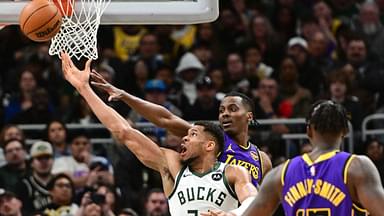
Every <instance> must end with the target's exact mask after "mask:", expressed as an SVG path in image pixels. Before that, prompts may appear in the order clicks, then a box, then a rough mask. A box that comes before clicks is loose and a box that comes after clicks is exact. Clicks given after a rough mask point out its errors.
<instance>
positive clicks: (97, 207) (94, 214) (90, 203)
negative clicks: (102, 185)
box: [75, 192, 111, 216]
mask: <svg viewBox="0 0 384 216" xmlns="http://www.w3.org/2000/svg"><path fill="white" fill-rule="evenodd" d="M104 202H105V199H103V198H102V197H100V196H92V193H91V192H86V193H84V195H83V196H82V198H81V204H80V208H79V210H78V211H77V213H76V215H75V216H111V215H104V212H103V209H102V205H103V204H104Z"/></svg>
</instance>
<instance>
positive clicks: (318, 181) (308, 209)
mask: <svg viewBox="0 0 384 216" xmlns="http://www.w3.org/2000/svg"><path fill="white" fill-rule="evenodd" d="M353 157H354V156H353V155H351V154H349V153H346V152H338V151H332V152H329V153H326V154H323V155H321V156H320V157H319V158H318V159H317V160H316V161H315V162H312V161H311V159H310V158H309V156H308V154H304V155H303V156H299V157H295V158H293V159H292V160H291V161H287V162H286V164H285V165H284V168H283V171H282V178H281V179H282V184H283V194H282V204H283V207H284V212H285V215H287V216H331V215H368V213H367V212H366V211H365V210H363V209H359V208H355V207H356V205H354V204H353V202H352V199H351V195H350V194H349V190H348V186H347V175H346V174H347V170H348V167H349V165H350V162H351V161H352V159H353Z"/></svg>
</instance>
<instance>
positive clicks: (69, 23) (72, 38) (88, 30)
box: [49, 0, 111, 60]
mask: <svg viewBox="0 0 384 216" xmlns="http://www.w3.org/2000/svg"><path fill="white" fill-rule="evenodd" d="M54 1H55V2H56V1H57V2H56V5H57V6H59V9H60V8H61V11H62V12H63V13H64V14H68V13H69V15H67V16H66V15H64V16H63V19H62V24H61V29H60V31H59V33H57V34H56V35H55V37H53V38H52V40H51V46H50V47H49V54H50V55H58V56H59V57H60V53H61V52H67V53H68V54H69V56H70V57H75V58H76V59H78V60H79V59H80V58H81V57H85V58H88V59H93V60H95V59H97V58H98V52H97V30H98V28H99V25H100V19H101V16H102V14H103V12H104V10H105V9H106V8H107V6H108V5H109V3H110V1H111V0H65V1H63V0H54ZM70 11H72V13H71V12H70Z"/></svg>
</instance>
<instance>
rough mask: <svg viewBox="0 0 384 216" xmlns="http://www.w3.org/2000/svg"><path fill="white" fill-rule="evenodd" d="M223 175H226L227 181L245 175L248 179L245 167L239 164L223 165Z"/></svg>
mask: <svg viewBox="0 0 384 216" xmlns="http://www.w3.org/2000/svg"><path fill="white" fill-rule="evenodd" d="M225 176H226V177H227V179H228V181H229V182H233V181H235V179H238V178H239V177H240V178H242V177H245V178H249V179H250V175H249V172H248V170H247V169H246V168H244V167H242V166H239V165H232V164H227V165H226V166H225Z"/></svg>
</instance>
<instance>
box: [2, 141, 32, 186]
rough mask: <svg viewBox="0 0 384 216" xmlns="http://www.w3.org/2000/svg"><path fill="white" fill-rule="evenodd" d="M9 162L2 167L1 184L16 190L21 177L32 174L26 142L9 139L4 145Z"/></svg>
mask: <svg viewBox="0 0 384 216" xmlns="http://www.w3.org/2000/svg"><path fill="white" fill-rule="evenodd" d="M3 148H4V153H5V159H6V161H7V164H6V165H4V166H2V167H1V168H0V185H2V187H3V188H4V189H6V190H14V189H15V186H16V184H17V183H18V182H19V180H20V179H21V178H23V177H24V176H26V175H27V174H30V167H29V163H28V162H27V152H26V149H25V143H24V141H22V140H18V139H9V140H8V141H6V142H5V143H4V145H3Z"/></svg>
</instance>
